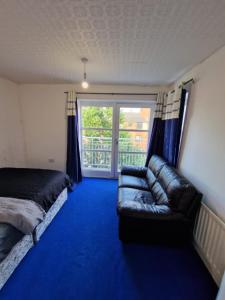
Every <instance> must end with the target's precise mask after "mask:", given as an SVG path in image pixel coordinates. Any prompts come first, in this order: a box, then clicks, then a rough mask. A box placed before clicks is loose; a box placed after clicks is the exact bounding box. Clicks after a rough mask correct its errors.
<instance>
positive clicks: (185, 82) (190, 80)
mask: <svg viewBox="0 0 225 300" xmlns="http://www.w3.org/2000/svg"><path fill="white" fill-rule="evenodd" d="M189 82H193V83H195V81H194V78H191V79H189V80H187V81H183V82H182V83H181V84H180V85H179V88H181V87H182V86H183V85H186V84H188V83H189Z"/></svg>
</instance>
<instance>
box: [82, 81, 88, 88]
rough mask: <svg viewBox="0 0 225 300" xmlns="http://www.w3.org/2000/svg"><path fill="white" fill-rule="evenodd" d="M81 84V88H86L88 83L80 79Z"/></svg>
mask: <svg viewBox="0 0 225 300" xmlns="http://www.w3.org/2000/svg"><path fill="white" fill-rule="evenodd" d="M81 86H82V88H83V89H87V88H88V86H89V84H88V82H87V81H86V80H84V81H82V83H81Z"/></svg>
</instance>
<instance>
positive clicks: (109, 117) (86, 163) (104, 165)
mask: <svg viewBox="0 0 225 300" xmlns="http://www.w3.org/2000/svg"><path fill="white" fill-rule="evenodd" d="M152 112H153V105H152V103H151V102H149V103H147V102H145V103H143V102H142V103H140V102H135V103H128V102H127V101H126V102H125V103H122V102H121V103H118V101H113V100H111V101H108V102H105V101H103V100H102V101H94V100H91V101H85V100H84V101H79V114H80V118H79V119H80V145H81V162H82V171H83V174H84V176H96V177H117V175H118V173H119V171H120V169H121V166H122V165H137V166H143V165H144V164H145V160H146V152H147V146H148V139H149V131H150V130H151V121H152V115H153V114H152Z"/></svg>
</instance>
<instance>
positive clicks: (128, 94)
mask: <svg viewBox="0 0 225 300" xmlns="http://www.w3.org/2000/svg"><path fill="white" fill-rule="evenodd" d="M68 93H69V92H68V91H67V92H64V94H68ZM76 94H77V95H111V96H114V95H118V96H122V95H125V96H126V95H127V96H157V95H158V94H157V93H149V94H148V93H85V92H77V93H76Z"/></svg>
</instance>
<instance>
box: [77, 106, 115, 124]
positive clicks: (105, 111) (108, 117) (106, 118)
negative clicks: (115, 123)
mask: <svg viewBox="0 0 225 300" xmlns="http://www.w3.org/2000/svg"><path fill="white" fill-rule="evenodd" d="M112 115H113V109H112V107H102V106H82V107H81V119H82V127H84V128H112Z"/></svg>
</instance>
